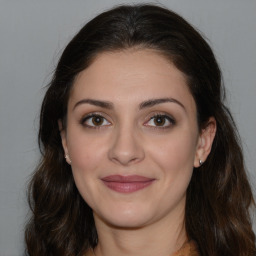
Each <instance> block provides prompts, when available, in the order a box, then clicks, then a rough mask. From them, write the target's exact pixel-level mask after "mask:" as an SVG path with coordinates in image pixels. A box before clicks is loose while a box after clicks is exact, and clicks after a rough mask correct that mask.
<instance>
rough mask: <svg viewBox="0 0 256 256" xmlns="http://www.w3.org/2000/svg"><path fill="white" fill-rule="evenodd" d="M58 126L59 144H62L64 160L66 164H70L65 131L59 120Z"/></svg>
mask: <svg viewBox="0 0 256 256" xmlns="http://www.w3.org/2000/svg"><path fill="white" fill-rule="evenodd" d="M58 126H59V131H60V136H61V143H62V147H63V150H64V154H65V158H66V161H67V163H68V164H70V163H71V160H70V158H69V154H68V147H67V137H66V130H65V129H64V127H63V123H62V120H61V119H59V120H58Z"/></svg>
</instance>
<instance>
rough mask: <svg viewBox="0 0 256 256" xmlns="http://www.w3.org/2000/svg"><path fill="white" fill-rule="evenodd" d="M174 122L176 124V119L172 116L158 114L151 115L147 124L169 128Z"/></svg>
mask: <svg viewBox="0 0 256 256" xmlns="http://www.w3.org/2000/svg"><path fill="white" fill-rule="evenodd" d="M174 124H175V121H174V119H173V118H171V117H170V116H167V115H162V114H157V115H155V116H153V117H151V118H150V120H149V121H148V122H147V123H146V124H145V125H146V126H153V127H159V128H168V127H170V126H172V125H174Z"/></svg>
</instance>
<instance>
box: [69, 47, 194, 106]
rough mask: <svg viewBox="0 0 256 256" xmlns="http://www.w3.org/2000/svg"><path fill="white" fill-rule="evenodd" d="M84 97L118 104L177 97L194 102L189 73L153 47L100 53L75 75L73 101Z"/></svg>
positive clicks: (71, 97) (189, 102)
mask: <svg viewBox="0 0 256 256" xmlns="http://www.w3.org/2000/svg"><path fill="white" fill-rule="evenodd" d="M82 97H85V98H88V97H89V98H96V99H99V100H101V99H102V100H107V101H111V102H114V103H116V104H118V103H120V104H121V103H127V104H130V103H133V102H134V103H136V102H137V103H138V104H139V103H140V101H143V100H147V99H149V98H157V97H158V98H159V97H176V98H177V99H180V100H181V99H182V100H183V101H184V100H185V101H186V100H187V104H193V97H192V95H191V93H190V91H189V89H188V86H187V82H186V77H185V75H184V74H183V73H182V72H181V71H179V70H178V69H177V68H176V67H175V66H174V64H173V63H172V62H171V61H169V60H168V59H167V58H166V57H164V56H163V55H162V54H160V53H159V52H157V51H154V50H149V49H143V50H141V49H140V50H138V49H137V50H136V49H129V50H124V51H116V52H105V53H101V54H99V55H98V56H97V57H96V58H95V60H94V61H93V62H92V64H91V65H90V66H89V67H88V68H86V69H85V70H84V71H82V72H80V73H79V74H78V76H77V77H76V79H75V82H74V85H73V88H72V91H71V95H70V102H71V103H72V102H75V101H77V100H79V99H81V98H82Z"/></svg>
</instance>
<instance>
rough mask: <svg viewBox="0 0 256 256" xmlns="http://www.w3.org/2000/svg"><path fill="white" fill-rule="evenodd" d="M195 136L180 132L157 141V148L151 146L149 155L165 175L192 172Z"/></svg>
mask: <svg viewBox="0 0 256 256" xmlns="http://www.w3.org/2000/svg"><path fill="white" fill-rule="evenodd" d="M194 138H195V135H194V136H193V135H192V134H191V133H188V132H182V133H174V134H172V135H170V136H169V137H168V138H167V139H166V138H163V139H161V140H158V141H157V146H156V145H155V146H154V147H153V146H151V147H149V148H150V155H151V158H152V159H154V162H156V163H157V164H158V165H159V166H160V167H161V169H162V170H163V171H164V173H165V175H168V174H169V172H171V173H173V174H174V173H175V174H176V173H178V174H184V173H186V172H189V173H190V172H191V171H192V170H193V163H194V157H195V152H196V143H195V139H194Z"/></svg>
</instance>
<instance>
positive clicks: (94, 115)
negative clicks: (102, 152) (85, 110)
mask: <svg viewBox="0 0 256 256" xmlns="http://www.w3.org/2000/svg"><path fill="white" fill-rule="evenodd" d="M93 117H101V118H103V119H104V120H105V121H107V122H108V124H107V125H106V124H105V125H99V126H97V125H88V124H86V121H88V120H89V119H90V118H93ZM80 124H81V125H82V126H85V127H86V128H92V129H100V128H104V127H106V126H110V125H111V124H112V123H111V122H110V121H109V120H108V118H106V117H105V116H104V115H103V114H102V113H99V112H92V113H89V114H86V115H85V116H83V117H82V118H81V120H80Z"/></svg>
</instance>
